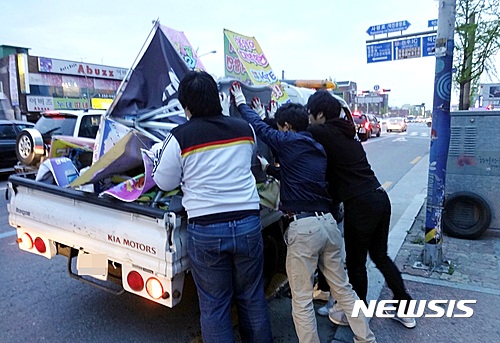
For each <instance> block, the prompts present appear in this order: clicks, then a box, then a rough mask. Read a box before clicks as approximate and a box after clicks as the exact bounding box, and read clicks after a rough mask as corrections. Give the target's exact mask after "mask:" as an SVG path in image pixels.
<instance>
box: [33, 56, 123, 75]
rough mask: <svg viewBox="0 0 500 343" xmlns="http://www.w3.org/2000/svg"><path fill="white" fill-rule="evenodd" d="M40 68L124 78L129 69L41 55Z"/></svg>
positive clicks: (62, 72)
mask: <svg viewBox="0 0 500 343" xmlns="http://www.w3.org/2000/svg"><path fill="white" fill-rule="evenodd" d="M38 70H39V71H40V72H43V73H55V74H67V75H80V76H90V77H99V78H103V79H115V80H122V79H123V78H124V77H125V75H126V74H127V69H125V68H117V67H109V66H104V65H97V64H89V63H83V62H75V61H66V60H58V59H54V58H47V57H39V58H38Z"/></svg>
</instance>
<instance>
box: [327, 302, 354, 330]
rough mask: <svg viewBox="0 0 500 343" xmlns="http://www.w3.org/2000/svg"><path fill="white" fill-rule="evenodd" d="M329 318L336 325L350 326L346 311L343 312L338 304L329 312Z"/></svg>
mask: <svg viewBox="0 0 500 343" xmlns="http://www.w3.org/2000/svg"><path fill="white" fill-rule="evenodd" d="M328 318H329V319H330V321H331V322H332V323H334V324H337V325H341V326H348V325H349V322H348V321H347V316H346V315H345V313H344V311H342V310H341V309H340V308H339V307H338V306H337V304H335V305H333V306H332V308H331V309H330V311H328Z"/></svg>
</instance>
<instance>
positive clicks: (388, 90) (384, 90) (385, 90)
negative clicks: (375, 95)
mask: <svg viewBox="0 0 500 343" xmlns="http://www.w3.org/2000/svg"><path fill="white" fill-rule="evenodd" d="M390 91H391V90H390V89H382V90H381V92H380V93H389V92H390Z"/></svg>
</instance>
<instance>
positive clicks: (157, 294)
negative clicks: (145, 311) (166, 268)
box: [146, 277, 163, 299]
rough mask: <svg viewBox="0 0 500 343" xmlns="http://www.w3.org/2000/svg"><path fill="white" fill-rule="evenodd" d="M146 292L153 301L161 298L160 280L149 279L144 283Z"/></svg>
mask: <svg viewBox="0 0 500 343" xmlns="http://www.w3.org/2000/svg"><path fill="white" fill-rule="evenodd" d="M146 291H147V292H148V294H149V296H150V297H151V298H153V299H160V298H161V297H162V296H163V286H162V285H161V282H160V280H158V279H156V278H154V277H151V278H149V279H148V281H146Z"/></svg>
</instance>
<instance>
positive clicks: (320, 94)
mask: <svg viewBox="0 0 500 343" xmlns="http://www.w3.org/2000/svg"><path fill="white" fill-rule="evenodd" d="M307 109H308V110H309V113H310V114H311V115H312V116H313V117H314V118H316V117H317V116H318V113H319V112H323V115H324V116H325V119H326V120H331V119H334V118H338V117H340V110H341V109H342V106H341V105H340V102H339V101H338V100H337V99H335V98H334V97H333V95H331V94H330V93H329V92H328V91H327V90H324V89H321V90H318V91H316V93H314V94H313V95H311V96H310V97H309V100H307Z"/></svg>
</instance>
